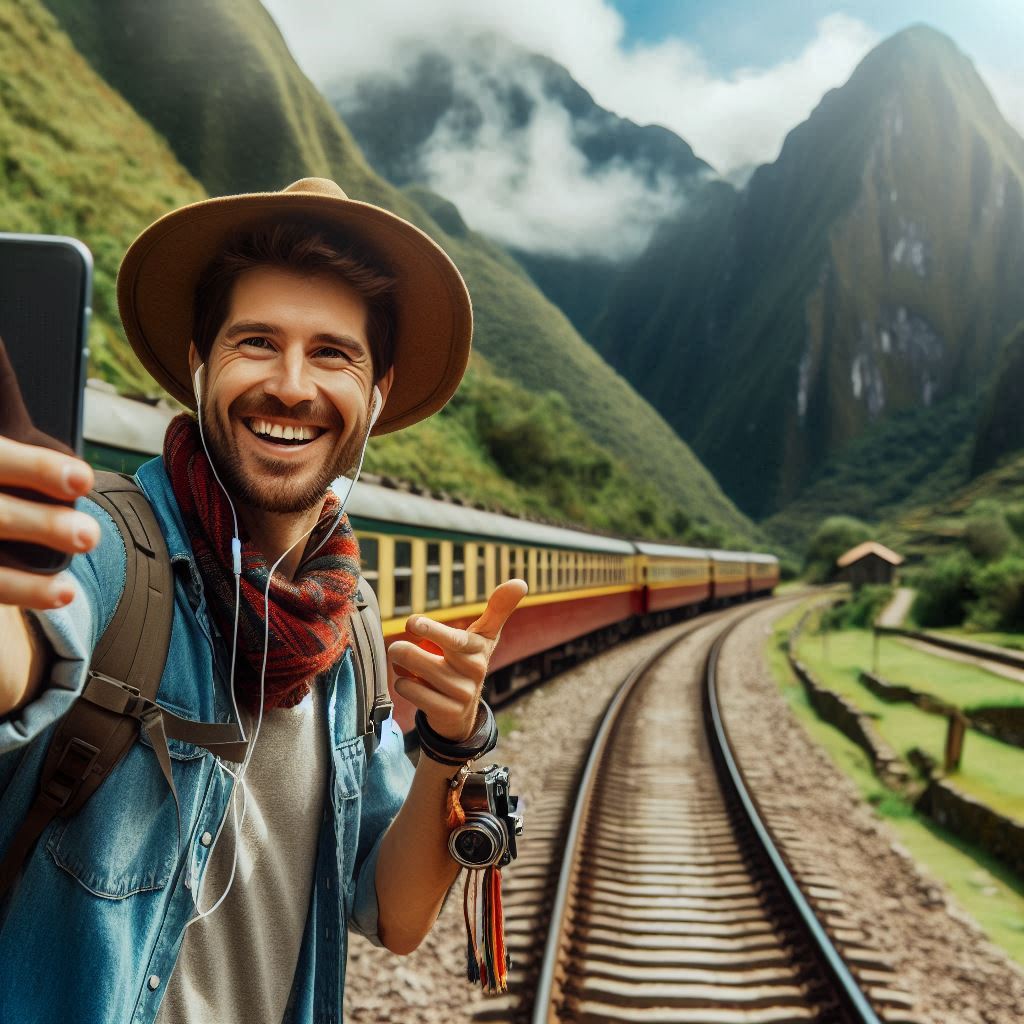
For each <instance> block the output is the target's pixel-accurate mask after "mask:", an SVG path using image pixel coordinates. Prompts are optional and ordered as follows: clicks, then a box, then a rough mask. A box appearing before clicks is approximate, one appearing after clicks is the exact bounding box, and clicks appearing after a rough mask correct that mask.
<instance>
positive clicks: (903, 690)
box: [859, 671, 956, 715]
mask: <svg viewBox="0 0 1024 1024" xmlns="http://www.w3.org/2000/svg"><path fill="white" fill-rule="evenodd" d="M859 678H860V681H861V682H862V683H863V684H864V686H866V687H867V688H868V689H869V690H870V691H871V692H872V693H873V694H874V695H875V696H876V697H878V698H879V699H880V700H884V701H887V702H888V703H890V704H898V703H902V702H907V703H910V704H914V705H916V706H917V707H919V708H920V709H921V710H922V711H927V712H929V713H930V714H933V715H951V714H952V713H953V712H954V711H956V708H955V707H953V705H952V704H947V703H946V702H945V701H943V700H939V698H938V697H933V696H932V695H931V694H930V693H922V692H921V691H920V690H915V689H913V688H912V687H910V686H902V685H900V684H899V683H890V682H889V681H888V680H887V679H883V678H882V677H881V676H878V675H875V673H874V672H867V671H862V672H861V674H860V677H859Z"/></svg>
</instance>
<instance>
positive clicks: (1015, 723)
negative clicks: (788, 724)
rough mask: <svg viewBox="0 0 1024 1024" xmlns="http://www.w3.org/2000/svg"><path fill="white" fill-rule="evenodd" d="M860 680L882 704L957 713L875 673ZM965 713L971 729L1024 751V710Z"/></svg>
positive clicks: (986, 709)
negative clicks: (910, 705) (913, 706)
mask: <svg viewBox="0 0 1024 1024" xmlns="http://www.w3.org/2000/svg"><path fill="white" fill-rule="evenodd" d="M859 678H860V681H861V683H863V684H864V686H865V687H866V688H867V689H868V690H870V691H871V692H872V693H873V694H874V695H875V696H876V697H878V698H879V700H884V701H887V702H889V703H892V704H896V703H900V702H906V703H910V704H914V705H915V706H916V707H919V708H920V709H921V710H922V711H927V712H928V713H929V714H932V715H944V716H946V717H948V716H949V715H952V714H954V713H955V712H956V710H957V709H956V708H955V707H954V706H953V705H952V704H947V703H946V702H945V701H943V700H940V699H939V698H938V697H933V696H932V695H931V694H930V693H921V691H920V690H915V689H913V688H912V687H909V686H902V685H900V684H898V683H890V682H889V681H888V680H887V679H883V678H882V677H881V676H878V675H875V673H874V672H867V671H863V672H861V674H860V677H859ZM962 713H963V715H964V717H965V718H966V719H967V725H968V727H969V728H971V729H976V730H977V731H978V732H983V733H985V735H986V736H991V737H992V738H993V739H997V740H1000V741H1001V742H1003V743H1009V744H1010V745H1012V746H1014V747H1024V706H1021V707H1017V706H1013V707H977V708H965V709H964V711H963V712H962Z"/></svg>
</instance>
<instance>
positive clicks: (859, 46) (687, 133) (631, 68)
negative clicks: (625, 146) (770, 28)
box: [267, 0, 878, 174]
mask: <svg viewBox="0 0 1024 1024" xmlns="http://www.w3.org/2000/svg"><path fill="white" fill-rule="evenodd" d="M267 6H268V8H269V10H270V12H271V14H272V15H273V16H274V17H275V19H276V20H277V22H278V24H279V25H280V27H281V29H282V31H283V32H284V35H285V37H286V39H287V40H288V43H289V45H290V46H291V48H292V51H293V52H294V53H295V55H296V57H297V59H298V60H299V61H300V63H301V64H302V65H303V67H304V68H305V69H306V71H307V73H308V74H309V75H310V76H311V77H312V78H313V79H314V80H315V81H318V82H321V83H323V82H326V81H329V80H331V81H333V80H337V79H339V78H341V79H344V78H349V79H357V78H359V77H360V76H365V75H370V74H378V73H380V72H381V71H382V70H385V69H394V70H397V69H399V68H401V67H403V66H406V65H407V64H408V62H409V60H410V57H411V56H412V55H414V54H417V53H419V52H421V51H422V50H424V49H430V48H437V49H440V50H441V51H442V52H444V53H448V54H449V55H450V54H453V53H455V52H457V51H458V50H459V48H461V47H470V46H472V41H473V39H474V37H475V36H477V35H479V34H480V33H484V32H493V33H495V34H497V35H499V36H502V37H504V38H506V39H508V40H510V41H511V42H514V43H517V44H519V45H520V46H522V47H524V48H525V49H528V50H532V51H534V52H537V53H542V54H544V55H546V56H548V57H551V58H552V59H553V60H556V61H557V62H558V63H560V64H563V65H564V66H565V67H567V68H568V69H569V71H570V72H571V73H572V75H573V77H574V78H576V80H577V81H578V82H580V83H581V84H582V85H583V86H584V87H585V88H586V89H587V90H589V91H590V93H591V94H592V95H593V97H594V99H595V100H596V101H597V102H598V103H600V104H601V105H602V106H604V107H606V108H607V109H609V110H611V111H613V112H614V113H616V114H619V115H621V116H623V117H629V118H631V119H632V120H634V121H636V122H638V123H639V124H661V125H664V126H665V127H667V128H671V129H672V130H673V131H675V132H677V133H678V134H679V135H681V136H682V137H683V138H684V139H686V141H687V142H689V143H690V145H692V146H693V148H694V150H695V151H696V152H697V154H698V155H699V156H701V157H703V158H704V159H705V160H707V161H708V162H709V163H711V164H712V165H713V166H714V167H715V168H716V169H717V170H718V171H719V172H721V173H723V174H726V173H728V172H729V171H731V170H734V169H735V168H737V167H741V166H743V165H745V164H751V163H763V162H765V161H768V160H772V159H774V157H775V156H776V155H777V153H778V150H779V148H780V145H781V143H782V140H783V138H784V136H785V134H786V132H788V131H789V130H790V129H791V128H793V127H794V126H795V125H796V124H798V123H799V122H800V121H802V120H804V119H805V118H806V117H807V115H808V114H809V113H810V112H811V110H812V109H813V108H814V106H815V105H816V104H817V102H818V100H820V99H821V96H822V95H823V94H824V93H825V92H826V91H827V90H828V89H829V88H831V87H833V86H837V85H841V84H842V83H843V82H844V81H845V80H846V79H847V78H848V77H849V75H850V73H851V72H852V70H853V68H854V67H855V66H856V64H857V62H858V61H859V60H860V59H861V58H862V57H863V56H864V55H865V54H866V53H867V52H868V50H869V49H871V47H872V46H874V45H875V43H876V42H878V36H877V35H876V33H875V32H873V30H871V29H870V28H868V27H867V26H866V25H865V24H864V23H863V22H860V21H858V20H857V19H855V18H851V17H849V16H847V15H843V14H831V15H828V16H827V17H825V18H823V19H822V20H821V21H820V22H819V23H818V26H817V31H816V33H815V35H814V37H813V39H812V40H811V41H810V43H808V45H807V46H806V47H805V48H804V50H803V52H802V53H800V54H799V55H798V56H797V57H796V58H794V59H792V60H788V61H783V62H781V63H778V64H776V65H774V66H772V67H768V68H761V69H744V70H740V71H737V72H735V73H733V74H730V75H728V76H722V75H718V74H715V73H714V72H712V71H711V70H710V69H709V67H708V65H707V62H706V61H705V60H704V58H703V57H702V56H701V54H700V53H699V52H698V51H697V50H696V49H694V48H693V47H691V46H689V45H687V44H686V43H685V42H683V41H682V40H680V39H677V38H668V39H666V40H663V41H662V42H659V43H657V44H654V45H642V46H633V47H627V46H626V43H625V24H624V22H623V19H622V17H621V15H620V14H619V13H618V12H617V11H615V10H614V8H612V7H611V6H610V4H609V3H608V2H607V0H560V2H559V3H558V4H551V3H548V2H547V0H519V2H518V3H516V4H481V3H479V0H435V2H434V3H431V4H423V3H420V2H418V0H383V2H381V3H378V4H372V5H365V6H363V7H361V8H360V9H359V11H358V13H355V12H354V11H352V10H351V9H349V10H346V9H345V8H344V6H343V5H341V4H340V3H338V2H336V0H268V3H267Z"/></svg>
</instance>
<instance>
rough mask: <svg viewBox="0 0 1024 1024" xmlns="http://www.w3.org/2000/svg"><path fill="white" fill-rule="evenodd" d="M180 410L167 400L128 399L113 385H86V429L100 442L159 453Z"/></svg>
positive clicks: (91, 438) (94, 382)
mask: <svg viewBox="0 0 1024 1024" xmlns="http://www.w3.org/2000/svg"><path fill="white" fill-rule="evenodd" d="M177 412H178V410H176V409H174V408H172V407H171V406H169V405H165V404H163V403H157V404H156V405H150V404H149V403H148V402H140V401H138V400H137V399H134V398H125V397H124V395H119V394H118V393H117V391H115V390H114V386H113V385H112V384H108V383H107V382H106V381H102V380H89V381H88V382H87V384H86V386H85V402H84V409H83V412H82V432H83V434H84V435H85V438H86V440H88V441H92V442H94V443H96V444H103V445H109V446H110V447H111V448H123V449H126V450H128V451H131V452H139V453H141V454H143V455H159V454H160V453H161V452H162V451H163V448H164V432H165V431H166V430H167V424H168V423H170V422H171V420H172V419H173V418H174V417H175V416H176V415H177Z"/></svg>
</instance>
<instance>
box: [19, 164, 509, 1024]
mask: <svg viewBox="0 0 1024 1024" xmlns="http://www.w3.org/2000/svg"><path fill="white" fill-rule="evenodd" d="M118 294H119V300H120V305H121V314H122V319H123V321H124V324H125V330H126V333H127V335H128V338H129V339H130V341H131V343H132V346H133V348H134V350H135V352H136V353H137V354H138V356H139V358H140V360H141V361H142V363H143V365H144V366H145V367H146V369H148V370H149V372H150V373H151V374H152V375H153V376H154V377H155V379H156V380H157V381H158V382H159V383H160V384H162V385H163V386H164V387H165V388H166V389H167V390H168V391H169V392H170V393H171V394H172V395H174V397H176V398H177V399H179V400H180V401H181V402H182V403H184V404H185V405H187V406H190V407H191V408H192V409H194V410H196V411H197V416H196V417H193V416H191V415H188V414H182V415H180V416H178V417H177V418H176V419H175V420H174V421H173V422H172V423H171V425H170V426H169V428H168V431H167V437H166V439H165V446H164V453H163V457H162V458H159V459H154V460H153V461H151V462H149V463H147V464H146V465H145V466H143V467H142V468H141V469H140V471H139V473H138V475H137V477H136V481H137V483H138V484H139V486H140V487H141V489H142V491H143V492H144V493H145V496H146V498H147V499H148V500H149V503H150V505H151V506H152V508H153V511H154V513H155V516H156V520H157V523H158V524H159V528H160V530H161V532H162V533H163V536H164V539H165V541H166V544H167V549H168V552H169V554H170V558H171V562H172V566H173V570H174V612H173V624H172V632H171V642H170V649H169V652H168V656H167V661H166V663H165V665H164V669H163V674H162V676H161V677H160V686H159V690H158V693H157V702H158V704H159V705H161V706H162V707H163V708H166V709H168V710H169V711H173V712H174V714H176V715H177V716H179V718H180V719H185V720H189V721H191V722H221V723H225V722H231V721H234V720H236V715H237V720H239V721H240V725H241V728H242V730H244V734H245V738H246V739H247V741H248V745H247V747H246V750H245V755H244V759H243V760H242V761H241V763H238V762H234V763H233V762H227V761H226V760H225V759H224V758H217V757H215V756H214V755H213V754H211V753H209V752H208V751H207V750H204V749H203V748H202V747H201V746H194V745H192V744H190V743H186V742H179V741H174V740H172V741H171V742H170V743H169V744H168V748H169V753H170V760H171V762H172V763H171V765H170V769H171V773H172V775H173V779H174V781H175V783H176V789H177V797H176V800H173V801H172V799H171V795H170V793H169V791H168V787H167V784H166V781H165V779H166V775H164V774H162V773H161V766H160V763H159V758H158V757H157V756H155V754H156V751H155V749H147V746H146V745H144V744H143V743H135V745H134V746H133V747H132V749H131V750H130V752H129V753H128V755H127V756H126V757H124V759H123V760H122V761H121V762H120V763H118V765H117V767H116V768H114V770H113V772H112V773H111V774H110V776H109V777H108V778H107V779H106V780H105V781H104V783H103V785H102V786H101V787H100V788H99V789H98V790H97V792H96V793H95V794H94V795H93V796H92V797H91V798H90V800H89V801H88V803H87V804H86V805H85V807H84V808H83V809H82V810H81V811H79V812H78V813H77V814H75V815H73V816H72V817H70V818H68V819H66V820H64V819H61V818H57V819H56V820H54V821H51V822H50V823H49V824H48V825H47V826H46V827H45V829H44V830H43V831H42V834H41V835H40V836H39V838H38V840H37V841H36V842H35V843H34V845H33V846H32V847H31V848H30V850H29V852H28V853H27V854H26V855H25V857H24V861H23V863H20V865H19V868H18V872H17V877H16V878H15V880H14V882H13V884H12V885H10V887H9V888H8V889H7V891H6V892H5V893H4V895H3V896H0V1020H40V1021H42V1020H46V1021H49V1020H54V1021H56V1020H62V1021H88V1022H90V1024H96V1022H107V1021H109V1022H111V1024H113V1022H115V1021H117V1022H121V1021H128V1020H131V1021H145V1022H150V1021H159V1022H161V1024H177V1022H200V1021H203V1022H207V1021H211V1022H212V1021H216V1022H232V1021H239V1022H241V1021H245V1022H250V1021H260V1022H265V1021H274V1022H277V1021H283V1022H293V1021H294V1022H313V1021H317V1022H321V1021H325V1022H326V1021H337V1020H340V1018H341V1004H342V993H343V989H344V979H345V958H346V948H347V947H346V930H347V928H350V927H351V928H354V929H356V930H357V931H360V932H362V933H363V934H365V935H367V936H368V937H369V938H370V939H371V940H373V941H378V942H381V943H382V944H384V945H386V946H387V947H388V948H390V949H392V950H394V951H395V952H399V953H402V952H407V951H410V950H412V949H413V948H415V947H416V946H417V945H418V943H419V942H420V941H421V940H422V938H423V936H424V935H425V934H426V933H427V931H428V930H429V929H430V927H431V925H432V923H433V921H434V919H435V918H436V916H437V913H438V911H439V909H440V906H441V903H442V901H443V898H444V895H445V893H446V891H447V889H448V888H449V886H450V885H451V883H452V881H453V880H454V878H455V877H456V874H457V866H456V865H455V863H454V862H453V861H452V860H451V858H450V857H449V855H448V851H447V828H446V825H445V820H444V807H445V795H446V792H447V786H448V779H449V777H450V776H451V774H452V772H453V769H452V768H451V767H450V766H449V765H448V764H447V763H446V764H442V763H439V762H437V761H433V760H431V758H430V757H429V756H423V757H421V758H420V761H419V764H418V766H417V767H416V769H415V772H414V771H413V769H412V767H411V765H410V762H409V761H408V759H407V758H406V757H405V754H404V746H403V743H402V737H401V735H400V733H399V732H398V730H397V729H394V728H388V727H386V728H385V729H384V730H383V731H382V735H381V738H380V742H379V745H378V746H377V747H376V749H375V750H374V752H373V753H372V756H369V757H368V756H367V754H366V750H367V748H366V746H365V745H364V743H363V739H362V737H361V736H360V735H359V729H358V727H357V722H356V714H355V707H354V704H355V685H356V684H355V676H354V670H353V656H352V641H351V637H350V636H349V635H348V628H347V622H348V614H349V612H350V611H351V608H352V602H353V597H354V594H355V590H356V583H357V579H358V567H359V563H358V548H357V545H356V543H355V538H354V536H353V534H352V531H351V528H350V526H349V524H348V520H347V518H346V517H345V516H344V515H343V508H342V507H341V502H340V500H339V498H338V497H337V495H336V494H335V492H334V490H333V489H332V488H331V484H332V482H334V481H335V480H336V479H337V478H339V477H341V476H342V475H345V474H348V475H353V474H355V475H357V474H358V467H359V466H360V465H361V461H362V456H363V452H364V450H365V446H366V444H367V441H368V439H369V436H370V433H371V431H372V432H373V433H378V434H379V433H384V432H387V431H391V430H397V429H400V428H402V427H405V426H409V425H410V424H412V423H415V422H418V421H419V420H421V419H423V418H424V417H426V416H429V415H431V414H432V413H433V412H436V411H437V410H438V409H440V408H441V407H442V406H443V405H444V403H445V402H446V401H447V400H448V398H449V397H451V394H452V393H453V392H454V390H455V388H456V387H457V386H458V382H459V380H460V378H461V376H462V373H463V372H464V370H465V366H466V363H467V360H468V356H469V347H470V338H471V329H472V328H471V324H472V318H471V312H470V305H469V298H468V295H467V293H466V289H465V285H464V284H463V282H462V278H461V277H460V275H459V273H458V271H457V270H456V269H455V267H454V265H453V264H452V263H451V262H450V260H449V259H448V257H447V256H446V255H445V253H444V252H443V251H442V250H441V249H440V248H439V247H438V246H437V245H436V244H435V243H434V242H433V241H432V240H430V239H429V238H428V237H427V236H426V235H424V234H422V233H421V232H420V231H418V230H417V229H416V228H415V227H413V226H412V225H410V224H408V223H406V222H405V221H402V220H401V219H399V218H397V217H395V216H393V215H392V214H390V213H388V212H386V211H384V210H382V209H380V208H378V207H374V206H370V205H368V204H363V203H357V202H353V201H350V200H348V199H347V198H346V197H345V195H344V193H343V192H342V191H341V189H339V188H338V186H337V185H335V184H334V183H333V182H329V181H325V180H323V179H304V180H303V181H300V182H297V183H295V184H294V185H292V186H289V187H288V188H287V189H285V190H283V191H282V192H279V193H267V194H254V195H245V196H231V197H225V198H223V199H212V200H208V201H206V202H203V203H198V204H195V205H193V206H189V207H185V208H183V209H181V210H177V211H174V212H173V213H170V214H168V215H167V216H166V217H164V218H162V219H161V220H159V221H157V222H156V223H155V224H154V225H152V226H151V227H150V228H148V229H147V230H146V231H145V232H144V233H143V234H142V235H141V236H140V237H139V239H138V240H137V241H136V242H135V243H134V244H133V245H132V247H131V248H130V249H129V251H128V254H127V255H126V257H125V260H124V263H123V265H122V268H121V274H120V276H119V281H118ZM92 482H93V475H92V471H91V469H90V468H89V466H88V465H87V464H85V463H83V462H81V461H79V460H77V459H73V458H70V457H68V456H65V455H62V454H59V453H58V452H55V451H51V450H49V449H46V448H40V447H35V446H30V445H25V444H19V443H17V442H15V441H13V440H10V439H7V438H2V437H0V485H3V486H7V487H18V488H29V489H31V490H36V491H40V492H43V493H46V494H50V495H52V496H54V497H62V498H67V497H69V496H70V497H82V496H84V495H85V494H86V493H87V492H88V491H89V489H90V487H91V485H92ZM342 490H344V488H342ZM3 539H20V540H30V541H34V542H36V543H40V544H44V545H47V546H49V547H52V548H55V549H58V550H61V551H67V552H72V553H74V554H75V556H76V557H75V558H74V559H73V560H72V563H71V568H70V570H69V572H68V574H66V575H65V576H62V577H58V578H57V579H54V578H52V577H44V576H35V575H33V574H30V573H25V572H18V571H15V570H12V569H5V568H0V646H2V649H3V650H4V652H5V656H4V658H3V660H2V663H0V856H3V855H5V854H7V853H9V849H8V848H9V847H11V846H12V844H13V845H16V843H14V842H13V840H12V837H14V836H15V835H16V834H17V832H18V828H19V826H20V825H21V823H22V820H23V819H24V818H25V816H26V814H27V813H28V811H29V808H30V807H31V806H32V801H33V797H34V794H35V792H36V789H37V788H38V782H39V778H40V770H41V765H42V761H43V757H44V755H45V753H46V750H47V744H48V741H49V738H50V735H51V734H52V731H53V730H52V726H53V725H54V723H55V722H56V721H57V720H59V719H60V718H61V716H62V715H64V714H65V713H66V712H67V710H68V708H69V707H70V705H71V703H72V701H73V700H74V698H75V696H76V695H77V694H78V693H79V692H81V690H82V688H83V686H84V685H85V683H86V679H87V672H88V667H89V662H90V659H91V657H92V655H93V651H94V649H95V647H96V644H97V641H98V639H99V637H100V636H101V635H102V634H103V631H104V629H105V628H106V626H107V625H108V623H109V622H110V620H111V617H112V615H113V613H114V609H115V606H116V605H117V602H118V600H119V598H120V596H121V593H122V590H123V588H124V583H125V565H126V552H125V547H124V543H123V541H122V538H121V535H120V533H119V532H118V530H117V528H116V527H115V526H114V523H113V520H111V518H110V517H109V515H107V514H106V513H105V512H104V511H103V510H101V508H100V507H99V506H98V505H96V504H94V503H93V502H91V501H87V500H86V501H80V502H79V504H78V507H77V509H75V510H72V509H67V508H62V507H60V506H54V505H53V504H44V503H41V502H34V501H27V500H24V499H23V498H16V497H12V496H10V495H5V494H2V493H0V540H3ZM524 593H525V584H523V583H522V582H521V581H510V582H508V583H505V584H503V585H502V586H501V587H499V588H498V589H497V590H496V591H495V592H494V594H493V595H492V596H491V599H490V601H489V602H488V605H487V608H486V610H485V611H484V613H483V615H482V616H481V618H480V619H479V620H477V622H476V623H474V624H473V626H471V627H470V628H469V629H468V630H455V629H451V628H450V627H447V626H444V625H442V624H441V623H437V622H433V621H431V620H429V619H427V618H426V617H424V616H414V617H413V619H411V620H410V622H409V624H408V628H409V632H410V633H412V634H414V635H418V636H420V637H422V638H424V639H427V640H430V641H432V643H433V644H435V645H437V647H436V648H435V649H436V650H440V651H441V653H431V652H430V651H428V650H426V649H421V648H420V647H418V646H416V645H414V644H410V643H396V644H394V645H393V646H392V648H391V650H390V652H389V661H390V662H391V668H392V676H393V679H392V685H393V686H394V688H395V689H396V690H397V692H399V693H401V694H402V695H403V696H404V697H406V698H407V699H408V700H410V701H411V702H412V703H413V704H415V705H416V706H417V707H418V708H419V709H420V710H421V711H422V712H423V721H424V724H425V726H426V727H427V728H428V729H429V731H430V733H431V736H432V737H433V740H434V745H435V747H436V746H438V745H440V746H442V747H444V749H445V752H446V753H450V752H451V751H456V752H458V755H459V756H460V757H461V756H462V755H465V758H466V759H467V760H469V759H470V758H472V757H473V756H475V755H476V754H478V753H480V752H482V750H483V749H484V748H485V747H486V746H487V743H488V742H489V739H488V737H489V733H490V730H489V722H488V713H487V712H486V710H485V709H484V708H483V706H482V705H481V704H480V692H481V688H482V684H483V679H484V675H485V673H486V670H487V664H488V660H489V658H490V655H491V653H492V651H493V649H494V646H495V644H496V642H497V638H498V634H499V632H500V629H501V626H502V624H503V623H504V621H505V620H506V619H507V617H508V616H509V615H510V614H511V612H512V611H513V609H514V608H515V606H516V604H517V603H518V602H519V600H520V599H521V598H522V596H523V594H524ZM396 666H397V669H396ZM386 725H387V723H386ZM175 804H177V814H178V816H179V822H180V827H181V835H180V840H179V836H178V830H177V829H176V827H175ZM396 1014H397V1016H398V1017H399V1018H400V1017H401V1010H400V1009H397V1008H396Z"/></svg>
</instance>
